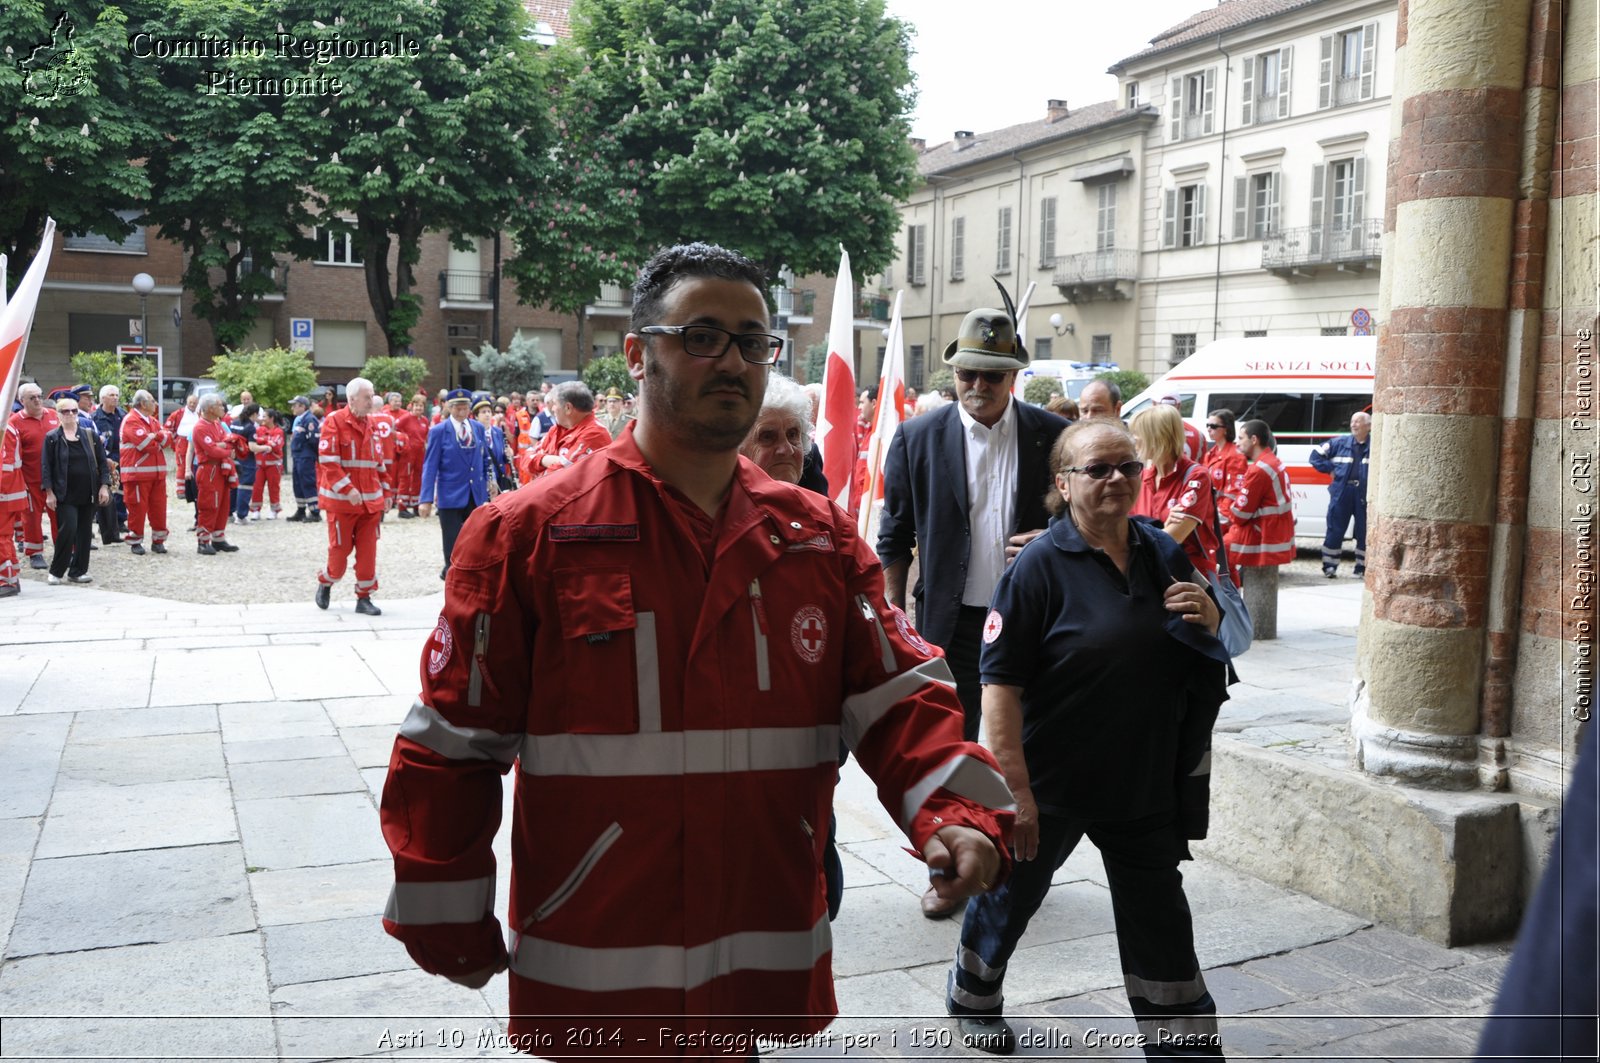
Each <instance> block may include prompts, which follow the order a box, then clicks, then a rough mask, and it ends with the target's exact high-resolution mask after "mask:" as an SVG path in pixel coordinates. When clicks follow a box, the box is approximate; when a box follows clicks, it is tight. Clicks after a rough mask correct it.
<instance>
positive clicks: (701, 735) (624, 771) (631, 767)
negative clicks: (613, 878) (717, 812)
mask: <svg viewBox="0 0 1600 1063" xmlns="http://www.w3.org/2000/svg"><path fill="white" fill-rule="evenodd" d="M413 711H415V710H413ZM838 759H839V728H838V727H835V726H831V725H828V726H820V727H750V728H737V729H733V730H727V731H657V732H642V733H639V734H551V735H528V736H527V737H526V738H525V739H524V740H523V742H522V770H523V771H525V772H527V773H528V774H529V775H536V776H538V775H543V776H564V775H580V776H589V777H592V778H620V777H628V776H648V775H658V776H660V775H665V776H675V775H715V774H720V773H724V772H746V771H794V770H797V769H801V768H810V767H814V766H815V765H818V764H832V763H835V762H837V761H838Z"/></svg>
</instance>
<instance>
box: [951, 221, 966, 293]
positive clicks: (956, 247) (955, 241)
mask: <svg viewBox="0 0 1600 1063" xmlns="http://www.w3.org/2000/svg"><path fill="white" fill-rule="evenodd" d="M966 275H967V219H966V218H964V217H962V218H952V219H951V221H950V279H951V280H953V281H958V280H960V279H961V278H963V277H965V276H966Z"/></svg>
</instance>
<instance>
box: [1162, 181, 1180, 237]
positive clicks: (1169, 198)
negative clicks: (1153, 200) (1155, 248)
mask: <svg viewBox="0 0 1600 1063" xmlns="http://www.w3.org/2000/svg"><path fill="white" fill-rule="evenodd" d="M1161 196H1162V200H1163V206H1164V208H1165V209H1164V210H1163V211H1162V213H1161V246H1162V247H1176V246H1178V190H1177V189H1176V188H1169V189H1167V190H1166V191H1165V192H1163V193H1161Z"/></svg>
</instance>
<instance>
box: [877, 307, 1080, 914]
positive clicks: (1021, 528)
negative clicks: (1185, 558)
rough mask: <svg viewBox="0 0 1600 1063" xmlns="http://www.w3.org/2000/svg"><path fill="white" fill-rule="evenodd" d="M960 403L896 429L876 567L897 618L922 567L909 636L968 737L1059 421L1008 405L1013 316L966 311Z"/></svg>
mask: <svg viewBox="0 0 1600 1063" xmlns="http://www.w3.org/2000/svg"><path fill="white" fill-rule="evenodd" d="M944 360H945V363H946V364H947V365H950V366H953V367H954V368H955V372H956V396H957V399H958V401H957V402H955V403H952V404H951V405H949V406H945V407H943V408H942V409H939V410H936V411H935V412H933V413H930V414H924V415H923V416H921V417H914V418H912V419H911V420H909V421H907V422H906V423H905V424H903V425H901V426H900V430H899V431H898V432H896V433H895V436H894V441H893V442H892V443H891V444H890V445H889V455H888V458H887V459H886V460H885V463H884V487H883V515H882V517H881V518H880V521H879V524H878V560H879V561H881V562H882V563H883V571H884V584H885V589H886V591H887V594H888V598H889V601H890V602H891V603H892V604H894V605H896V606H898V607H900V608H901V609H904V608H905V599H906V575H907V572H908V570H909V569H910V567H911V550H912V547H913V546H915V547H916V549H917V557H918V559H919V561H920V564H921V569H920V575H919V577H918V579H917V585H916V587H915V589H914V590H913V592H912V593H913V596H914V597H915V598H916V601H917V614H916V625H917V630H918V631H919V632H920V633H921V634H922V636H923V637H924V638H926V639H927V640H928V641H929V642H932V643H934V644H935V645H937V646H940V647H942V648H943V649H944V651H945V657H946V660H947V661H948V662H949V664H950V670H951V672H952V673H954V675H955V679H956V694H957V695H958V696H959V697H960V699H961V705H962V708H963V709H965V710H966V736H967V738H968V740H974V739H976V738H977V736H978V723H979V720H980V719H981V717H982V705H981V693H982V688H981V686H980V684H979V681H978V654H979V650H980V649H981V648H982V645H983V625H984V619H985V617H986V616H987V615H988V612H989V598H990V595H991V594H993V592H994V587H995V584H996V583H997V582H998V581H999V579H1000V574H1001V573H1002V572H1003V571H1004V570H1005V566H1006V564H1007V563H1008V562H1009V561H1010V559H1011V558H1012V557H1014V556H1015V555H1016V553H1017V551H1019V550H1021V549H1022V547H1023V546H1024V545H1026V544H1027V543H1028V541H1029V540H1031V539H1032V538H1033V537H1034V536H1036V535H1038V534H1039V533H1040V532H1041V531H1042V530H1043V529H1044V526H1045V524H1046V523H1047V521H1048V519H1049V518H1048V516H1047V514H1046V513H1045V508H1044V495H1045V491H1046V490H1047V489H1048V488H1049V486H1050V461H1049V459H1050V448H1051V446H1052V445H1054V443H1055V441H1056V437H1057V436H1059V435H1060V434H1061V433H1062V431H1063V430H1064V429H1065V428H1066V427H1067V422H1066V420H1064V419H1063V418H1061V417H1058V416H1056V415H1055V414H1053V413H1050V412H1048V411H1046V410H1044V409H1041V408H1040V407H1037V406H1030V405H1028V404H1027V403H1024V402H1017V401H1014V400H1013V398H1012V396H1011V388H1012V385H1013V384H1014V383H1015V380H1016V375H1017V371H1018V370H1019V369H1022V368H1024V367H1025V366H1026V365H1027V364H1028V355H1027V351H1026V350H1025V349H1023V347H1022V346H1021V344H1019V343H1018V342H1017V338H1016V329H1015V326H1014V324H1013V322H1012V320H1011V318H1010V317H1009V316H1008V315H1007V314H1006V313H1004V312H1002V311H999V310H974V311H973V312H972V313H970V314H968V315H967V317H966V319H965V320H964V321H963V322H962V323H961V335H960V338H959V339H957V340H954V341H952V342H951V343H950V345H949V346H948V347H947V348H945V356H944ZM959 906H960V904H959V902H958V903H955V904H947V903H946V902H944V901H943V900H942V899H941V898H940V897H939V896H938V895H937V894H936V893H934V892H933V891H932V890H931V889H930V890H929V891H928V893H926V894H924V896H923V898H922V913H923V914H924V915H926V916H927V917H928V918H930V919H942V918H945V917H946V916H949V915H952V914H954V913H955V911H956V909H957V908H958V907H959Z"/></svg>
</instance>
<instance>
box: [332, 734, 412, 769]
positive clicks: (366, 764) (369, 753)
mask: <svg viewBox="0 0 1600 1063" xmlns="http://www.w3.org/2000/svg"><path fill="white" fill-rule="evenodd" d="M399 733H400V728H399V727H397V726H395V725H394V724H388V723H385V724H375V725H373V726H371V727H345V728H343V729H341V730H340V731H339V738H340V739H341V740H342V741H343V742H344V746H345V748H346V749H348V750H349V751H350V757H351V759H353V760H354V761H355V762H356V766H357V767H360V768H386V767H388V766H389V757H390V755H391V754H393V753H394V739H395V736H396V735H397V734H399Z"/></svg>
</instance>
